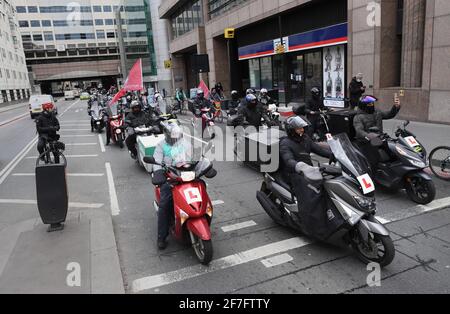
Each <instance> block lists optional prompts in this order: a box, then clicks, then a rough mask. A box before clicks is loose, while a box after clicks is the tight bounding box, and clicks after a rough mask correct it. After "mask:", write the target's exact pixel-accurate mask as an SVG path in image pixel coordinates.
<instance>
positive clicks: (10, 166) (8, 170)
mask: <svg viewBox="0 0 450 314" xmlns="http://www.w3.org/2000/svg"><path fill="white" fill-rule="evenodd" d="M37 140H38V137H37V136H36V137H35V138H34V139H32V140H31V142H30V143H28V145H27V146H25V147H24V149H22V150H21V151H20V152H19V153H18V154H17V155H16V157H14V159H13V160H11V162H10V163H9V164H8V165H6V167H5V168H3V170H2V171H1V172H0V185H1V184H2V183H3V182H4V181H5V180H6V178H7V177H8V176H9V174H10V173H11V172H12V171H13V170H14V168H15V167H16V166H17V165H18V164H19V162H21V161H22V159H23V158H24V157H25V155H26V154H28V153H29V151H30V150H31V148H33V146H34V145H36V143H37ZM36 158H37V157H36Z"/></svg>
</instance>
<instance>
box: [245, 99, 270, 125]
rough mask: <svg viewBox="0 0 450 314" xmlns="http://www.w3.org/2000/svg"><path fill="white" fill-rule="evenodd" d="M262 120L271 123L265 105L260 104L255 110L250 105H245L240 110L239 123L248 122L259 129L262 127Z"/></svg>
mask: <svg viewBox="0 0 450 314" xmlns="http://www.w3.org/2000/svg"><path fill="white" fill-rule="evenodd" d="M261 119H264V120H265V121H267V122H269V121H270V118H269V117H268V116H267V114H266V111H265V110H264V107H263V105H261V104H258V105H257V106H256V107H254V108H250V107H249V106H248V104H247V103H246V102H245V103H243V104H242V105H241V106H240V107H239V109H238V121H239V122H240V123H243V122H244V121H247V122H248V123H249V125H252V126H254V127H255V128H259V127H260V126H261Z"/></svg>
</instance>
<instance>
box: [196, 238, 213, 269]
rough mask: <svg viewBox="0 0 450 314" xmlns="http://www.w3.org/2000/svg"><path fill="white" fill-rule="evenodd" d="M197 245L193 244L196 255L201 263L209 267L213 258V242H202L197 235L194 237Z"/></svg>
mask: <svg viewBox="0 0 450 314" xmlns="http://www.w3.org/2000/svg"><path fill="white" fill-rule="evenodd" d="M194 238H195V240H196V243H193V244H192V247H193V249H194V252H195V255H196V256H197V258H198V260H199V261H200V263H202V264H203V265H209V263H210V262H211V260H212V257H213V246H212V241H211V240H208V241H206V240H202V239H200V238H199V237H197V236H196V235H194Z"/></svg>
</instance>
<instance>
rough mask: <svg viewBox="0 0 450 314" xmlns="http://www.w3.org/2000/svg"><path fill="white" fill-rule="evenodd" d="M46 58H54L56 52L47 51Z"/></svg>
mask: <svg viewBox="0 0 450 314" xmlns="http://www.w3.org/2000/svg"><path fill="white" fill-rule="evenodd" d="M47 57H56V51H55V50H53V51H47Z"/></svg>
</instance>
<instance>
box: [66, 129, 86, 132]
mask: <svg viewBox="0 0 450 314" xmlns="http://www.w3.org/2000/svg"><path fill="white" fill-rule="evenodd" d="M90 130H91V129H62V130H61V131H64V132H77V131H90Z"/></svg>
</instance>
